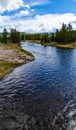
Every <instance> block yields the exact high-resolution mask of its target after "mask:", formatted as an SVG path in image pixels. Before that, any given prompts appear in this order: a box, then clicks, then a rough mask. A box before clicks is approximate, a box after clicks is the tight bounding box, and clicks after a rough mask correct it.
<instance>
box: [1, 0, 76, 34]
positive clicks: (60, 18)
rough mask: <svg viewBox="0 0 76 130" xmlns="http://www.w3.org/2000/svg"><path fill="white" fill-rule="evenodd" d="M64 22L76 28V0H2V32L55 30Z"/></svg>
mask: <svg viewBox="0 0 76 130" xmlns="http://www.w3.org/2000/svg"><path fill="white" fill-rule="evenodd" d="M63 22H64V23H65V24H68V23H71V24H72V26H73V28H74V29H76V0H0V32H2V30H3V28H7V30H8V31H9V30H10V29H11V28H16V29H17V30H19V31H21V32H26V33H39V32H53V31H55V30H56V29H60V28H61V25H62V23H63Z"/></svg>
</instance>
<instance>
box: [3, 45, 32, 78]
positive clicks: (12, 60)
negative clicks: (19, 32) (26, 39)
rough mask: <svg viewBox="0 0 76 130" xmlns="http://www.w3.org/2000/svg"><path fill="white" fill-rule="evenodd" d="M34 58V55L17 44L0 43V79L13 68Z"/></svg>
mask: <svg viewBox="0 0 76 130" xmlns="http://www.w3.org/2000/svg"><path fill="white" fill-rule="evenodd" d="M32 60H34V56H33V55H32V54H31V53H30V52H28V51H26V50H23V49H22V48H21V47H20V46H19V45H17V44H0V79H1V78H3V77H4V76H5V75H6V74H8V73H10V72H11V71H12V70H13V69H14V68H16V67H18V66H20V65H22V64H24V63H27V62H29V61H32Z"/></svg>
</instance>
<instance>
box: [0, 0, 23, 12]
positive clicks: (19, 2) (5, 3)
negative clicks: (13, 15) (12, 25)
mask: <svg viewBox="0 0 76 130" xmlns="http://www.w3.org/2000/svg"><path fill="white" fill-rule="evenodd" d="M23 6H24V2H23V0H0V13H2V12H4V11H11V10H16V9H18V8H20V7H23Z"/></svg>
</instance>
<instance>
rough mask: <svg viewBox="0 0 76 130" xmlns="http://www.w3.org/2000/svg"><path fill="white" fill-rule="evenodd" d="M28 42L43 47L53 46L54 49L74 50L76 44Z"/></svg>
mask: <svg viewBox="0 0 76 130" xmlns="http://www.w3.org/2000/svg"><path fill="white" fill-rule="evenodd" d="M28 42H32V43H37V44H41V45H44V46H54V47H59V48H65V49H67V48H76V42H74V43H66V44H65V43H57V42H50V43H41V42H40V41H39V40H28Z"/></svg>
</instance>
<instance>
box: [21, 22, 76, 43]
mask: <svg viewBox="0 0 76 130" xmlns="http://www.w3.org/2000/svg"><path fill="white" fill-rule="evenodd" d="M21 39H22V40H24V39H25V40H34V41H35V40H38V41H40V42H41V43H51V42H58V43H71V42H76V30H73V28H72V25H71V24H68V25H66V24H64V23H63V24H62V27H61V29H60V30H58V29H57V30H56V32H55V33H50V34H49V33H40V34H22V38H21Z"/></svg>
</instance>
